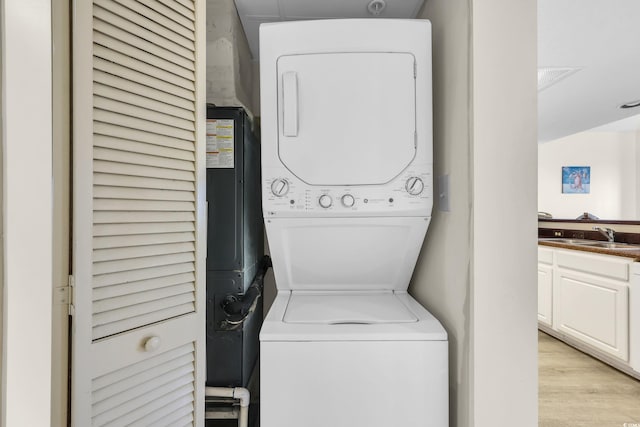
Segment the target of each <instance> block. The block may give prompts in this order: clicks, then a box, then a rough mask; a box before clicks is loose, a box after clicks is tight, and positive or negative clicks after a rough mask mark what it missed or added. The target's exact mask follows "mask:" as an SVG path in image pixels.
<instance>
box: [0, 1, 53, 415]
mask: <svg viewBox="0 0 640 427" xmlns="http://www.w3.org/2000/svg"><path fill="white" fill-rule="evenodd" d="M2 7H3V10H2V25H1V27H2V31H3V34H2V42H3V43H2V55H3V58H2V64H3V73H2V75H3V81H2V85H3V90H2V93H3V99H2V103H3V105H2V112H3V125H4V128H3V135H2V150H3V153H4V159H3V164H2V171H3V185H4V188H3V190H4V205H3V226H4V230H5V236H4V237H5V240H4V254H5V260H4V261H5V264H4V266H5V271H4V284H5V288H4V308H3V316H4V318H3V331H2V337H3V340H4V342H3V355H2V356H3V357H2V370H3V372H2V391H1V393H0V395H1V396H2V410H1V414H2V419H1V420H0V425H1V426H3V427H8V426H18V425H24V426H45V425H49V424H50V419H51V322H52V320H51V310H52V309H51V301H52V284H51V280H52V185H53V182H52V164H51V162H52V99H51V96H52V95H51V92H52V77H51V61H52V43H51V1H50V0H4V1H3V2H2Z"/></svg>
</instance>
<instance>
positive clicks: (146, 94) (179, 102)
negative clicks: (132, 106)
mask: <svg viewBox="0 0 640 427" xmlns="http://www.w3.org/2000/svg"><path fill="white" fill-rule="evenodd" d="M93 78H94V82H95V83H94V88H95V87H96V86H97V85H98V84H101V85H103V86H107V87H111V88H115V89H118V90H121V91H123V92H125V93H130V94H132V95H138V96H140V97H141V98H143V99H145V98H146V99H153V100H156V101H159V102H161V103H162V104H163V105H165V106H166V107H167V108H170V107H176V108H179V109H180V110H184V111H188V112H190V113H193V103H192V102H190V101H188V100H186V99H184V98H181V97H179V96H176V95H173V94H171V93H167V92H165V91H161V90H158V89H155V88H152V87H149V86H145V85H144V84H141V83H137V82H135V81H132V80H127V79H123V78H121V77H120V76H114V75H113V74H109V73H106V72H104V71H101V70H97V69H96V70H94V72H93ZM140 102H142V101H140ZM173 111H175V110H173Z"/></svg>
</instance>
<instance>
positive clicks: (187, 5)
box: [158, 0, 194, 19]
mask: <svg viewBox="0 0 640 427" xmlns="http://www.w3.org/2000/svg"><path fill="white" fill-rule="evenodd" d="M158 1H159V2H160V3H162V4H164V5H165V6H167V7H170V8H171V9H173V10H174V11H176V12H178V13H180V14H181V15H183V16H184V17H186V18H189V19H193V11H194V7H193V2H191V1H189V0H158Z"/></svg>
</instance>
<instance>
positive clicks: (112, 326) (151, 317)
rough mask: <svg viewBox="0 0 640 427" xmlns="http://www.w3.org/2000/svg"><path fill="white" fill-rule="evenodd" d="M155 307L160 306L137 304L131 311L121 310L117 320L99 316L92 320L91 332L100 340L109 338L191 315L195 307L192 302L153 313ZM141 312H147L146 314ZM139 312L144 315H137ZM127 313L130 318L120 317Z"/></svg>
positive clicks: (113, 317)
mask: <svg viewBox="0 0 640 427" xmlns="http://www.w3.org/2000/svg"><path fill="white" fill-rule="evenodd" d="M174 303H175V301H173V300H172V301H167V304H174ZM156 306H160V304H152V303H148V304H147V305H143V304H139V305H137V306H135V308H133V309H131V310H128V311H125V310H121V311H120V313H118V315H119V316H121V317H120V318H119V319H117V320H116V319H115V316H112V317H111V318H102V316H100V317H101V318H100V319H99V320H94V322H93V323H92V326H93V332H94V334H95V336H97V337H100V338H104V337H109V336H111V335H115V334H119V333H122V332H126V331H130V330H133V329H135V328H140V327H142V326H145V325H149V324H151V323H156V322H161V321H163V320H167V319H171V318H172V317H178V316H182V315H185V314H187V313H192V312H193V311H194V310H195V305H194V303H193V302H191V303H186V304H182V305H171V306H170V307H166V308H160V309H158V310H157V311H153V309H154V308H156ZM141 310H149V311H148V312H146V311H141ZM141 312H142V313H144V314H138V313H141ZM127 313H131V317H122V316H125V315H126V314H127ZM134 313H135V314H134ZM100 314H102V313H100Z"/></svg>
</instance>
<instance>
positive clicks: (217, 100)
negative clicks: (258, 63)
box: [207, 0, 259, 117]
mask: <svg viewBox="0 0 640 427" xmlns="http://www.w3.org/2000/svg"><path fill="white" fill-rule="evenodd" d="M254 67H255V66H254V64H253V62H252V60H251V51H250V50H249V43H248V42H247V38H246V36H245V34H244V30H243V29H242V24H241V23H240V18H239V17H238V12H237V11H236V6H235V3H234V1H233V0H207V102H210V103H214V104H216V105H219V106H221V107H231V106H233V107H244V109H245V110H247V112H248V113H249V115H250V116H251V117H253V115H254V114H256V112H257V111H258V109H257V108H256V104H254V101H255V99H254V95H253V92H254V91H257V90H259V89H258V88H254V81H255V79H254V76H253V73H254Z"/></svg>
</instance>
